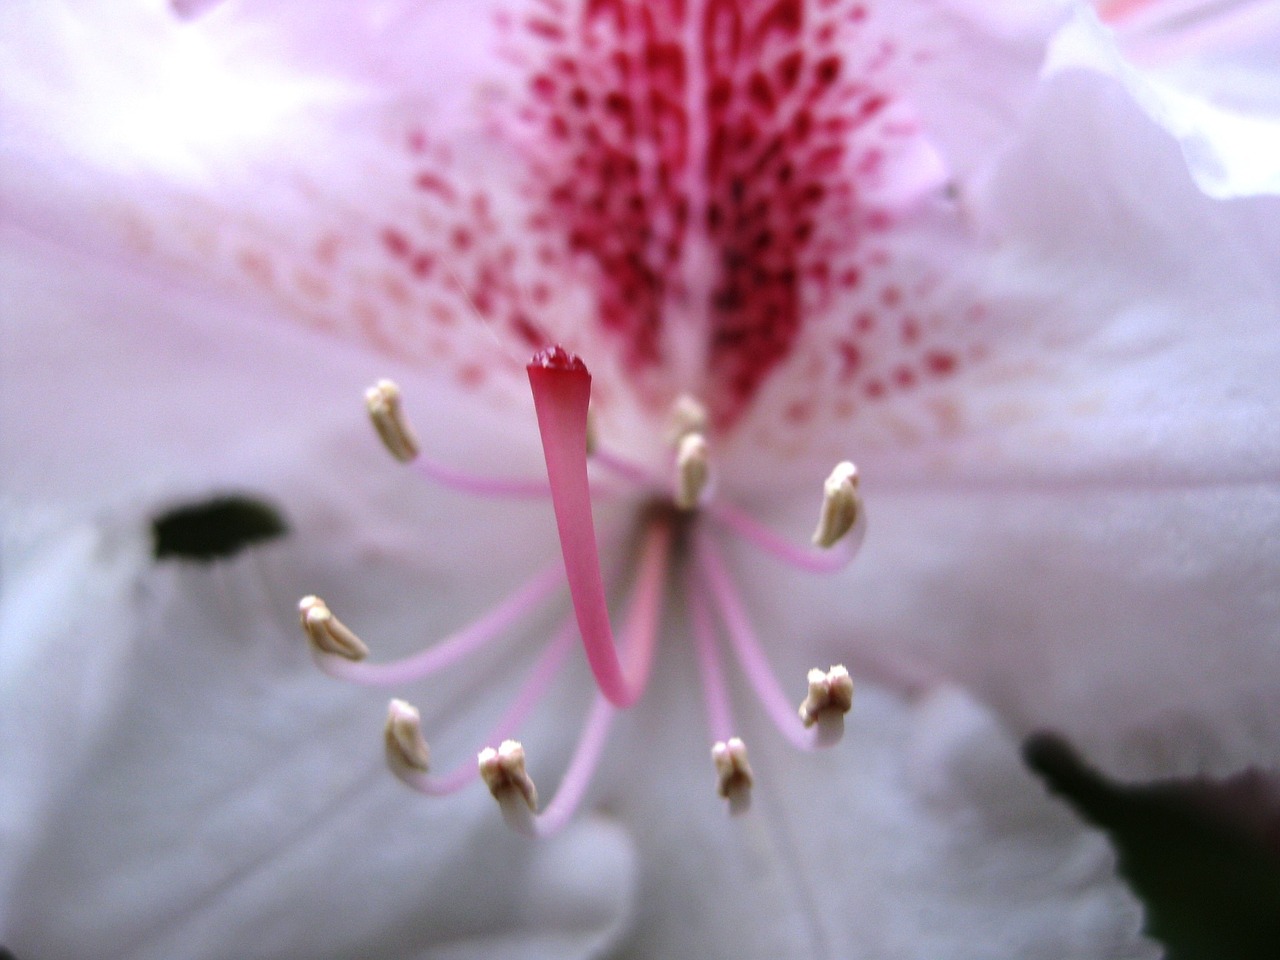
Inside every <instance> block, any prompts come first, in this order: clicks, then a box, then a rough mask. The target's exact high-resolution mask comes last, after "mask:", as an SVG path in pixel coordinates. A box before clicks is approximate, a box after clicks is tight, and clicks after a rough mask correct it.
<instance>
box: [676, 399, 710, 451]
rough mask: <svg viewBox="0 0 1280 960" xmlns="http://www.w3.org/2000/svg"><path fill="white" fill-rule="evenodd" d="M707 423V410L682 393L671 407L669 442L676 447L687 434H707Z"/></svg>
mask: <svg viewBox="0 0 1280 960" xmlns="http://www.w3.org/2000/svg"><path fill="white" fill-rule="evenodd" d="M707 423H708V418H707V408H706V407H704V406H703V405H702V404H701V403H699V402H698V401H697V400H695V399H694V398H693V397H691V396H689V395H688V394H687V393H682V394H680V396H678V397H676V402H675V403H673V404H672V405H671V421H670V424H669V427H668V429H667V442H668V443H669V444H671V445H672V446H673V447H674V446H676V445H678V444H679V443H680V441H681V440H683V439H684V437H685V435H686V434H690V433H706V432H707Z"/></svg>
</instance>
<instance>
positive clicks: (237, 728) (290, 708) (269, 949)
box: [3, 507, 634, 957]
mask: <svg viewBox="0 0 1280 960" xmlns="http://www.w3.org/2000/svg"><path fill="white" fill-rule="evenodd" d="M293 519H294V522H295V531H296V532H295V534H294V535H293V537H292V538H291V539H290V540H289V541H288V542H287V543H286V544H285V545H283V546H281V547H277V548H272V549H271V550H267V551H265V552H264V551H259V552H258V553H257V554H256V555H255V556H252V557H249V558H246V559H242V560H240V561H237V562H234V563H231V564H228V565H224V566H223V567H221V568H217V569H213V570H208V569H202V568H197V567H189V566H184V565H181V564H167V565H164V566H163V567H157V568H153V569H152V570H151V571H149V572H144V571H138V572H137V573H136V575H135V576H134V577H133V578H127V579H126V580H125V582H123V583H120V584H118V586H117V588H116V589H114V590H108V591H107V592H109V593H110V594H111V595H110V596H107V597H103V598H101V600H100V602H99V604H98V609H99V612H100V616H102V617H104V618H105V619H106V621H107V622H108V623H111V622H114V619H120V620H123V621H124V622H126V623H127V622H129V621H130V620H131V621H132V624H131V625H132V630H130V631H127V632H126V631H117V632H116V633H115V634H112V635H108V636H100V637H83V636H80V635H77V636H76V640H77V642H87V643H93V642H95V641H98V642H102V643H104V644H108V645H109V646H110V649H111V650H112V651H113V653H115V654H116V655H117V656H122V657H123V662H122V667H120V668H117V670H116V671H115V672H116V675H117V679H118V681H119V682H118V683H117V684H116V685H114V687H113V689H114V690H115V692H116V696H115V698H114V701H113V707H114V709H113V710H111V711H110V714H109V723H107V724H106V725H105V726H104V727H103V729H101V730H100V731H98V732H97V735H96V736H95V737H94V739H93V750H92V751H91V754H90V755H89V756H87V757H83V756H81V757H76V756H71V757H68V762H69V764H70V770H68V771H64V773H63V777H62V778H61V780H60V782H59V784H58V790H57V791H56V794H55V795H53V796H51V797H45V798H43V799H42V802H40V803H39V804H38V809H35V810H33V809H31V807H32V806H33V805H32V804H29V803H25V804H24V805H23V806H22V808H21V809H19V808H18V806H17V803H18V801H20V800H22V799H23V798H22V797H20V796H19V795H17V794H16V793H13V794H12V795H13V798H14V799H13V800H12V801H11V800H10V795H11V793H12V792H13V791H16V790H17V788H18V784H17V783H16V781H14V780H12V779H6V782H5V785H4V788H3V795H4V796H5V803H4V805H3V809H4V810H5V811H6V814H8V813H9V812H10V811H17V812H18V813H19V814H20V815H21V819H22V822H21V823H19V824H17V825H16V827H17V828H18V829H19V830H20V831H21V834H22V835H25V836H28V837H31V838H32V840H33V841H34V842H33V843H32V845H31V849H30V850H28V851H26V854H27V855H26V856H25V857H24V858H23V860H22V861H20V862H18V863H11V862H10V861H8V859H7V858H6V864H5V866H6V874H7V875H6V876H5V878H4V879H5V883H6V894H7V904H8V907H9V915H8V916H7V917H6V931H5V935H6V945H7V946H9V947H10V948H12V949H14V950H15V951H17V953H18V954H19V955H28V956H36V955H40V954H46V953H56V954H59V955H68V956H75V955H85V954H88V953H105V954H110V955H112V956H120V957H162V956H172V955H173V954H174V952H175V951H178V952H181V953H182V955H183V956H190V957H225V956H226V955H227V954H228V953H229V952H231V953H235V954H236V955H238V956H254V957H272V956H283V955H302V954H305V955H309V956H310V955H314V956H331V957H344V956H352V955H356V954H361V955H377V956H386V957H416V956H432V957H436V956H442V957H479V956H499V957H505V956H546V957H561V956H594V955H597V954H598V953H599V951H600V950H601V949H603V948H604V946H606V945H607V944H608V943H609V942H610V941H611V940H613V939H614V938H615V937H616V935H617V933H618V932H619V930H620V929H621V927H622V926H624V925H625V924H626V923H627V920H628V917H629V916H630V912H631V908H630V899H631V895H632V880H631V874H632V871H633V869H634V863H633V860H634V858H633V854H632V851H631V847H630V841H629V839H628V837H627V835H626V832H625V830H623V829H622V828H621V827H619V826H617V825H616V824H610V823H607V822H597V821H592V820H589V819H584V820H583V821H582V822H581V823H580V824H578V825H577V826H575V828H574V829H573V830H572V831H570V832H569V833H567V834H566V835H565V836H564V837H562V838H560V839H558V840H557V841H554V842H552V843H550V844H546V845H530V844H528V843H526V842H524V841H522V840H521V839H519V838H517V837H515V836H513V835H511V834H509V833H508V832H507V831H506V830H504V829H503V828H502V826H501V821H500V818H499V817H498V814H497V811H496V810H495V809H494V807H493V802H492V800H491V799H490V798H489V797H488V795H487V793H486V792H485V791H484V790H483V789H480V788H478V787H477V789H475V790H473V791H471V792H469V793H466V794H463V795H460V796H458V797H455V798H452V799H449V800H439V801H435V802H432V801H430V800H426V799H425V798H422V797H418V796H416V795H414V794H412V793H410V792H409V791H407V790H405V789H404V787H403V786H402V785H400V784H399V783H398V782H397V781H396V780H395V779H394V778H393V777H391V775H390V774H389V773H388V772H387V771H386V770H385V768H384V766H383V762H382V758H381V749H380V738H379V735H378V732H379V727H380V723H381V717H382V712H383V710H384V709H385V707H384V703H383V701H382V700H381V699H380V697H378V696H377V695H374V694H369V693H368V692H364V691H358V690H353V689H351V688H348V687H344V686H342V685H340V684H337V683H335V682H334V681H331V680H329V679H328V678H325V677H323V676H321V675H319V674H318V672H317V671H316V670H315V669H314V666H313V665H312V664H311V663H310V662H309V659H308V657H307V656H306V653H305V644H304V643H303V642H302V641H301V639H300V637H299V636H298V633H297V630H296V624H295V623H294V620H295V617H294V615H293V612H292V609H291V608H292V606H293V600H292V598H293V596H294V595H296V594H298V593H299V592H300V591H302V590H303V589H304V587H303V584H304V583H306V584H307V585H308V586H313V587H317V588H320V589H328V590H329V592H330V593H331V594H332V595H336V596H339V597H342V599H343V600H345V599H346V597H345V596H344V595H343V591H342V590H341V588H340V587H339V583H340V582H350V580H351V578H352V571H353V570H357V569H358V570H361V571H362V572H363V575H364V576H367V577H368V581H367V582H366V583H365V584H364V585H363V586H366V587H367V586H370V585H372V586H373V587H375V588H380V590H378V591H375V592H378V593H379V594H380V596H379V599H378V601H377V603H376V604H374V605H375V606H376V607H377V608H379V609H380V610H381V611H382V616H381V617H372V616H370V610H369V609H368V608H366V607H364V606H363V605H361V604H359V603H355V602H351V603H346V604H345V609H347V610H350V611H351V612H350V613H349V614H348V616H349V618H350V619H351V620H352V621H353V622H356V623H365V624H367V623H370V622H372V621H375V620H376V621H377V623H378V625H379V626H380V627H381V628H382V629H384V630H387V631H388V632H391V631H393V630H397V629H398V632H400V633H402V634H404V635H406V636H407V637H409V638H412V636H413V634H415V633H417V632H418V631H421V630H423V629H424V627H426V626H427V625H428V623H427V620H426V618H425V613H427V612H429V611H428V610H426V609H425V607H424V605H422V604H421V603H419V604H407V603H402V602H399V601H402V600H403V599H404V598H405V597H406V596H408V595H409V594H410V588H411V585H414V584H417V585H421V584H422V583H424V582H431V578H432V577H433V576H434V577H438V576H439V575H438V574H435V573H433V572H431V571H430V570H429V569H424V568H423V567H421V566H416V567H414V566H412V565H410V564H407V563H403V562H399V561H398V560H397V559H394V558H388V555H387V554H386V553H385V552H384V553H383V554H382V555H381V558H379V557H378V556H376V555H375V556H372V557H371V556H370V554H369V552H368V549H367V546H366V545H365V541H364V540H363V535H364V531H362V530H353V529H352V528H351V527H350V526H349V525H348V524H349V523H350V520H349V516H348V515H347V514H346V513H345V511H343V512H337V513H335V512H334V510H333V509H332V507H330V508H329V509H328V510H324V511H319V512H317V511H315V510H299V511H297V513H296V514H295V516H294V518H293ZM140 535H141V531H138V533H135V536H140ZM334 537H336V538H337V539H338V543H337V544H336V545H335V544H333V543H331V542H330V541H331V538H334ZM50 542H56V541H53V540H50ZM343 544H346V545H347V548H346V549H343V548H342V545H343ZM384 549H385V548H384ZM360 557H363V558H364V562H363V563H357V558H360ZM330 558H334V559H332V560H331V559H330ZM22 572H23V571H21V570H20V571H19V573H22ZM33 572H34V571H33ZM108 574H110V568H109V566H107V565H105V564H104V563H103V562H102V561H100V560H97V558H91V559H90V561H89V562H88V563H87V564H86V569H85V571H84V574H83V576H84V577H85V578H87V579H88V580H89V581H90V582H94V581H95V579H96V580H97V581H102V585H103V587H104V590H105V589H106V588H107V587H109V586H111V584H109V583H107V582H106V580H105V578H106V577H107V575H108ZM17 583H18V584H19V585H23V584H26V583H29V580H28V579H26V578H23V577H19V578H17ZM35 592H36V587H35V586H34V585H33V586H32V587H31V588H30V589H28V590H25V591H24V594H23V595H19V596H15V597H13V598H12V599H11V600H10V598H6V604H8V603H10V602H12V603H13V604H15V605H16V608H17V609H19V610H21V609H25V608H26V607H27V606H28V601H29V600H32V602H34V601H33V598H32V597H31V595H32V594H34V593H35ZM364 595H365V596H366V597H368V593H367V592H366V593H365V594H364ZM463 596H464V597H465V594H463ZM454 615H456V614H454ZM113 618H114V619H113ZM433 619H435V620H436V621H438V622H441V623H444V624H446V625H447V623H448V621H449V619H450V614H449V613H448V612H446V611H441V612H440V613H439V614H438V615H437V616H436V617H435V618H433ZM379 633H380V631H379ZM8 666H12V665H8ZM65 672H66V667H65V666H64V665H63V664H62V663H60V662H59V661H56V660H54V659H52V658H50V659H39V658H34V657H33V658H32V662H24V663H22V664H20V665H18V666H17V667H14V668H13V669H12V670H10V669H6V673H5V675H4V683H5V686H6V688H9V687H10V686H30V687H31V688H32V689H33V690H38V689H39V688H40V687H41V685H44V686H48V685H49V684H51V683H53V682H54V681H55V678H61V677H63V676H64V675H65ZM94 679H98V678H97V677H96V676H95V677H94ZM464 685H465V684H464ZM457 706H458V703H457V696H456V693H455V692H453V691H452V690H451V689H449V688H446V689H445V690H443V691H441V690H440V689H439V688H436V689H435V696H434V697H433V699H432V700H430V701H428V702H426V703H424V710H423V713H424V718H426V719H427V722H428V723H430V724H431V725H432V726H433V727H437V726H438V727H447V726H457V724H454V723H452V722H451V717H455V718H456V717H458V716H459V714H457V713H455V711H456V709H457ZM481 712H482V713H483V712H484V711H481ZM461 716H462V717H464V718H465V713H464V714H461ZM40 719H42V718H41V717H40V716H38V715H37V716H35V717H33V721H39V720H40ZM461 726H462V729H461V730H460V731H458V730H455V731H454V732H453V734H452V737H442V738H441V740H440V745H441V750H440V751H439V754H440V756H441V758H442V759H444V758H447V757H449V756H451V755H452V756H457V757H458V758H459V759H461V760H462V761H463V762H468V758H469V756H474V753H473V752H472V753H470V754H469V753H468V750H467V749H466V747H465V746H464V745H463V743H464V742H466V741H468V740H469V739H470V740H474V738H475V737H476V736H478V733H477V732H476V731H474V730H471V729H469V728H467V727H466V725H465V723H463V724H462V725H461ZM544 728H545V724H543V725H535V726H534V731H533V735H535V736H537V737H539V739H540V741H542V742H545V743H546V744H547V745H548V746H547V749H548V750H549V751H551V752H554V751H555V749H556V747H555V744H556V743H557V742H560V743H561V744H562V745H563V746H567V740H568V739H569V738H568V736H567V731H566V732H565V733H564V734H562V735H559V736H557V734H556V733H555V731H554V730H547V729H544ZM19 729H21V728H19ZM53 729H57V728H56V727H55V728H53ZM51 732H52V731H51ZM459 741H461V742H459ZM49 746H50V745H47V744H46V745H45V746H42V747H41V748H40V750H39V751H38V752H41V753H45V754H48V755H50V756H54V757H56V756H57V754H56V753H54V752H53V751H52V750H50V749H49ZM72 746H73V747H74V746H75V742H74V740H73V742H72ZM472 746H473V747H474V745H472ZM83 752H84V751H80V753H81V754H83ZM77 760H79V762H77Z"/></svg>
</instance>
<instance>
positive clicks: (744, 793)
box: [711, 737, 755, 817]
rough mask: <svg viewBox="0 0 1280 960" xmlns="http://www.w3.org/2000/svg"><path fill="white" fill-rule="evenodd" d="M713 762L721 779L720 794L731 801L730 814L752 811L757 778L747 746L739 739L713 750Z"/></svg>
mask: <svg viewBox="0 0 1280 960" xmlns="http://www.w3.org/2000/svg"><path fill="white" fill-rule="evenodd" d="M711 762H712V763H714V764H715V766H716V775H717V776H718V777H719V778H720V785H719V793H720V796H722V797H724V798H725V799H726V800H728V801H729V813H730V814H731V815H733V816H735V817H737V816H741V815H742V814H744V813H746V812H747V811H748V810H750V809H751V787H752V785H753V784H754V783H755V777H754V776H752V773H751V764H750V763H748V762H747V745H746V744H745V743H743V742H742V741H741V740H740V739H739V738H737V737H730V738H729V739H728V740H727V741H723V742H720V743H717V744H716V745H715V746H713V747H712V748H711Z"/></svg>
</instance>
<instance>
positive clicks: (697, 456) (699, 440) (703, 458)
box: [675, 433, 711, 510]
mask: <svg viewBox="0 0 1280 960" xmlns="http://www.w3.org/2000/svg"><path fill="white" fill-rule="evenodd" d="M710 481H711V458H710V456H709V455H708V453H707V440H706V438H705V437H704V436H703V435H702V434H700V433H689V434H685V436H683V437H682V438H681V439H680V444H679V446H678V447H677V448H676V493H675V501H676V506H677V507H679V508H680V509H681V510H692V509H694V508H695V507H696V506H697V505H698V504H699V503H700V502H701V501H702V495H703V493H705V492H706V489H707V484H708V483H709V482H710Z"/></svg>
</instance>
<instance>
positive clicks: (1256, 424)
mask: <svg viewBox="0 0 1280 960" xmlns="http://www.w3.org/2000/svg"><path fill="white" fill-rule="evenodd" d="M980 209H981V214H980V216H981V218H982V222H983V223H984V225H985V228H986V229H987V230H988V231H989V245H990V248H991V255H990V259H989V260H988V261H987V263H986V264H985V273H986V277H985V279H984V281H983V285H984V287H985V291H984V294H983V296H982V298H981V299H979V301H978V302H979V303H980V304H982V305H983V307H984V312H983V314H982V315H981V316H979V317H978V319H976V320H970V319H969V318H967V317H965V316H964V315H963V314H962V313H959V312H956V311H953V315H952V317H951V318H950V319H949V320H947V321H946V322H943V323H940V324H939V325H938V326H937V327H936V328H934V330H933V331H932V332H929V331H926V333H925V334H924V338H923V339H924V340H926V341H928V340H929V339H930V338H933V339H935V340H936V341H937V342H939V343H941V344H943V345H945V346H947V347H948V349H950V350H951V351H952V353H953V355H955V356H957V357H959V360H958V362H957V364H956V369H955V372H954V374H953V375H951V376H949V377H947V378H944V379H942V380H937V381H935V382H933V383H926V384H924V385H922V386H921V387H919V388H918V389H913V390H904V391H901V392H900V393H899V394H897V395H891V396H890V397H889V400H888V402H885V403H878V404H872V403H867V404H864V405H863V406H862V407H861V409H860V410H859V411H858V415H857V417H856V422H855V424H854V425H851V426H850V427H849V428H848V434H849V436H850V438H851V442H857V443H858V444H859V446H861V447H862V448H863V449H864V450H865V452H862V453H861V454H860V453H859V452H858V451H857V450H854V451H852V452H851V454H850V455H852V456H855V457H857V456H861V460H860V465H861V466H863V467H864V468H865V469H864V475H865V476H866V477H867V478H868V482H869V483H871V482H874V481H873V479H872V478H874V477H876V476H877V474H879V475H881V476H882V477H883V478H884V479H885V480H886V481H889V482H890V483H892V484H893V485H894V486H895V487H897V488H898V489H901V488H903V487H910V486H917V487H918V486H919V485H921V484H922V483H923V484H925V485H930V484H934V483H935V481H939V480H941V479H942V478H946V477H950V478H951V479H952V480H953V481H955V482H956V483H958V484H961V485H963V484H964V483H966V482H968V481H975V480H978V481H982V482H983V483H985V484H988V485H989V486H990V488H1001V487H1004V488H1016V487H1018V485H1019V484H1026V483H1029V484H1036V483H1043V484H1046V485H1048V486H1053V485H1054V484H1065V485H1068V486H1069V485H1070V484H1072V483H1082V484H1086V485H1087V484H1091V483H1093V484H1104V485H1105V484H1111V485H1114V486H1120V487H1123V486H1126V485H1128V486H1135V485H1161V484H1187V483H1213V482H1269V481H1271V480H1273V479H1275V478H1276V477H1277V476H1280V431H1278V430H1277V428H1276V426H1277V424H1276V420H1275V417H1274V416H1273V415H1272V411H1273V410H1274V409H1275V407H1276V404H1277V403H1278V402H1280V394H1278V393H1277V390H1276V383H1277V381H1276V379H1275V378H1274V377H1273V376H1272V375H1271V371H1272V370H1273V369H1275V367H1276V365H1277V363H1280V338H1277V337H1276V335H1275V333H1276V326H1275V324H1274V323H1272V322H1271V318H1272V317H1274V316H1275V315H1276V314H1277V312H1278V311H1280V284H1278V283H1277V279H1276V278H1277V276H1278V275H1280V274H1277V271H1276V264H1277V256H1276V252H1275V251H1276V250H1277V246H1276V236H1277V225H1280V206H1278V205H1277V201H1276V200H1274V199H1272V198H1254V199H1251V200H1248V201H1245V200H1237V201H1215V200H1211V199H1209V198H1206V197H1205V196H1204V195H1203V194H1202V193H1201V192H1200V191H1199V190H1197V189H1196V187H1195V185H1194V184H1193V183H1192V182H1191V180H1190V178H1189V177H1188V175H1187V172H1186V168H1185V164H1184V163H1183V160H1182V156H1181V154H1180V152H1179V151H1178V149H1177V147H1176V145H1175V144H1174V143H1173V141H1172V140H1171V139H1170V138H1169V137H1168V135H1167V134H1165V133H1164V132H1163V131H1161V130H1160V129H1159V128H1158V127H1156V126H1155V125H1154V124H1152V123H1151V122H1150V121H1149V120H1148V119H1147V118H1146V117H1145V116H1144V115H1143V113H1142V112H1141V111H1140V110H1139V109H1138V108H1137V107H1136V106H1135V105H1134V104H1133V102H1132V101H1131V100H1130V99H1129V98H1128V97H1127V95H1126V94H1125V93H1124V91H1123V90H1121V89H1120V88H1119V87H1118V86H1117V85H1116V84H1114V83H1113V82H1112V81H1109V80H1106V79H1103V78H1100V77H1096V76H1093V75H1089V74H1084V73H1071V74H1063V75H1061V76H1059V77H1058V78H1056V79H1055V80H1054V81H1053V82H1052V83H1051V84H1049V85H1048V87H1047V88H1046V90H1045V92H1044V95H1043V96H1042V97H1041V98H1040V100H1039V101H1038V104H1037V108H1036V112H1035V119H1034V122H1033V123H1032V124H1030V126H1029V128H1028V130H1027V131H1026V133H1025V135H1024V136H1023V137H1022V138H1020V140H1019V143H1018V145H1017V147H1016V148H1015V149H1013V150H1011V151H1010V152H1009V153H1008V154H1007V156H1006V157H1005V158H1004V159H1003V161H1002V163H1001V165H1000V168H999V170H998V172H997V174H996V176H995V178H994V180H993V182H992V184H991V187H990V190H989V192H988V193H987V194H985V195H984V197H983V200H982V207H981V208H980ZM961 302H962V303H963V302H964V301H961ZM847 442H848V441H847Z"/></svg>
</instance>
